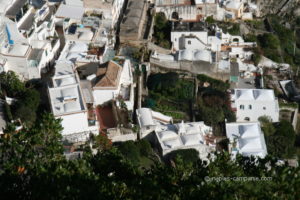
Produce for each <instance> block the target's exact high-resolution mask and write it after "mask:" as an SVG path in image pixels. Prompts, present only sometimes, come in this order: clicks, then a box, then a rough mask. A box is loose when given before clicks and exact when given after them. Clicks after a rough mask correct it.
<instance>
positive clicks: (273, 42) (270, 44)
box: [258, 33, 280, 49]
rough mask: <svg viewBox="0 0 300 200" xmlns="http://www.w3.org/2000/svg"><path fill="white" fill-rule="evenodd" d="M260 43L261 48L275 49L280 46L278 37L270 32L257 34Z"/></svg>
mask: <svg viewBox="0 0 300 200" xmlns="http://www.w3.org/2000/svg"><path fill="white" fill-rule="evenodd" d="M258 40H259V43H260V45H261V46H262V47H263V48H268V49H277V48H278V47H279V46H280V41H279V39H278V37H277V36H276V35H274V34H272V33H264V34H263V35H259V36H258Z"/></svg>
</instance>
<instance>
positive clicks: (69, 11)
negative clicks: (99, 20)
mask: <svg viewBox="0 0 300 200" xmlns="http://www.w3.org/2000/svg"><path fill="white" fill-rule="evenodd" d="M83 15H84V8H83V7H80V6H71V5H65V4H60V6H59V8H58V9H57V12H56V14H55V16H56V17H58V18H70V19H77V20H81V19H82V17H83Z"/></svg>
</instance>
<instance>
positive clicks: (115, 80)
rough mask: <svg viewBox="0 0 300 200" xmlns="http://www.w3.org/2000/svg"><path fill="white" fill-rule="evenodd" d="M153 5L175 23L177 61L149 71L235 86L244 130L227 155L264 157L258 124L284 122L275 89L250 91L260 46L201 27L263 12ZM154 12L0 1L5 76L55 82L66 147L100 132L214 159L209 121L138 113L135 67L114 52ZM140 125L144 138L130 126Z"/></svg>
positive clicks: (118, 3)
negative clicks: (184, 74)
mask: <svg viewBox="0 0 300 200" xmlns="http://www.w3.org/2000/svg"><path fill="white" fill-rule="evenodd" d="M151 2H152V3H154V4H155V11H156V12H162V13H165V15H166V16H167V18H168V19H169V20H172V21H173V27H172V31H171V33H170V34H171V42H172V49H171V51H170V53H169V54H165V53H161V52H157V51H155V52H153V54H152V55H151V58H150V64H152V65H157V66H162V67H164V68H168V69H170V70H185V71H190V72H192V73H198V74H199V73H205V74H207V75H210V76H213V77H215V78H220V79H223V80H230V82H231V84H232V88H236V89H233V90H232V94H231V103H232V105H231V107H232V109H233V110H234V111H235V113H236V117H237V121H236V122H235V123H226V134H227V137H228V138H229V141H230V142H229V151H230V152H231V153H232V155H236V154H238V153H240V154H242V155H245V156H250V155H254V156H259V157H264V156H266V154H267V149H266V144H265V140H264V135H263V133H262V130H261V126H260V123H259V122H258V118H259V117H261V116H269V117H270V119H271V120H272V122H278V121H279V106H278V100H277V99H276V97H275V95H274V91H273V90H267V89H255V88H256V87H255V86H254V84H253V83H254V82H255V81H256V82H257V80H256V78H257V77H258V75H259V74H262V70H261V68H258V67H256V66H254V65H253V64H250V63H249V62H248V61H249V60H250V58H251V55H252V54H253V52H252V51H251V48H253V47H255V46H256V44H255V43H249V42H245V41H244V40H243V38H242V37H240V36H233V35H230V34H229V33H225V32H223V31H222V29H220V28H219V27H217V26H216V25H209V26H207V24H205V23H203V22H201V21H202V20H203V19H204V18H206V17H209V16H212V17H213V18H215V19H218V20H225V19H230V20H235V19H248V18H249V19H250V18H252V16H259V9H258V8H257V6H256V5H254V4H252V3H251V1H248V0H193V1H192V0H155V1H151ZM151 2H150V3H151ZM150 3H149V2H147V1H142V0H128V1H127V2H126V3H124V0H103V1H100V0H47V1H46V0H30V1H29V0H28V1H27V0H0V5H1V10H0V12H1V13H0V14H1V21H0V37H1V39H0V46H1V49H0V72H3V71H5V72H7V71H14V72H15V73H16V74H18V75H19V77H20V78H21V79H23V80H30V79H40V78H41V77H42V76H45V77H48V79H49V80H50V81H48V88H47V90H48V97H49V103H50V108H51V111H52V113H53V114H54V116H55V117H56V118H60V119H62V126H63V131H62V135H63V139H64V140H67V141H68V142H71V143H79V142H85V141H87V140H88V139H89V137H90V136H91V134H93V135H97V134H99V132H106V133H107V135H108V137H109V139H111V140H112V141H125V140H136V139H137V138H149V137H150V136H151V137H152V138H153V139H154V142H155V144H156V145H157V147H158V149H159V150H160V152H161V154H162V155H163V156H164V155H166V154H168V153H170V152H171V151H174V150H178V149H188V148H194V149H196V150H197V151H198V152H199V156H200V158H201V159H208V157H209V156H210V155H211V154H212V153H214V152H215V151H216V144H217V142H218V140H219V139H220V138H218V137H216V136H214V134H213V130H212V127H209V126H207V125H205V124H204V122H186V123H184V122H183V121H182V122H181V123H173V119H172V117H170V116H166V115H164V114H162V113H159V112H155V111H153V110H151V109H149V108H141V107H138V109H136V110H135V96H137V95H136V94H135V88H136V84H135V82H134V77H133V69H134V67H133V63H132V61H131V60H130V59H129V58H126V57H120V56H116V55H115V54H116V52H115V44H116V41H118V38H117V36H118V37H119V41H120V42H121V43H126V42H127V41H131V40H132V41H133V40H139V39H140V38H143V34H144V32H145V30H144V29H145V26H146V25H147V23H146V21H147V20H146V18H147V10H148V8H149V5H150ZM148 14H149V13H148ZM191 22H192V23H191ZM197 66H201V68H197ZM220 74H221V76H220ZM258 82H259V81H258ZM258 84H259V85H260V88H262V85H261V84H262V83H260V82H259V83H258ZM0 113H2V111H1V109H0ZM133 116H136V119H137V124H138V126H139V133H136V132H135V131H134V125H133V124H131V123H129V121H130V119H128V118H132V117H133ZM0 122H1V124H3V123H4V122H3V123H2V121H0ZM128 124H129V125H128Z"/></svg>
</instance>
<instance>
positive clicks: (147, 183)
mask: <svg viewBox="0 0 300 200" xmlns="http://www.w3.org/2000/svg"><path fill="white" fill-rule="evenodd" d="M60 131H61V126H60V121H59V120H57V119H55V118H54V117H53V115H51V114H44V115H43V116H42V117H41V119H39V120H38V121H37V122H36V123H35V124H34V125H33V127H32V128H31V129H26V128H25V129H23V130H21V131H18V132H16V131H15V129H14V127H13V126H9V127H8V128H7V129H6V130H5V134H4V135H2V137H1V139H0V158H1V159H0V187H1V190H0V196H1V199H210V200H211V199H226V200H228V199H297V197H299V196H300V190H299V188H300V176H299V173H300V171H299V167H298V168H293V167H289V166H287V165H282V166H278V165H276V164H275V163H276V160H274V159H272V158H266V159H259V160H256V159H254V158H242V157H237V159H236V161H232V160H231V158H230V155H229V154H227V153H219V154H216V159H215V160H214V161H212V162H211V163H210V164H208V163H207V162H202V161H200V160H199V159H189V160H186V159H184V158H183V157H182V156H188V155H187V154H186V153H181V154H178V155H179V156H177V157H176V158H174V160H173V161H172V162H171V164H170V165H168V164H164V163H162V162H160V161H158V160H156V161H155V164H154V165H151V167H149V168H140V167H139V162H132V161H131V160H132V159H131V160H130V159H127V158H126V154H125V153H124V149H123V150H122V151H123V153H122V152H121V151H119V150H118V149H117V148H116V147H112V148H110V149H108V150H105V149H102V151H99V153H97V154H96V155H92V154H91V153H90V152H91V151H89V150H87V151H86V152H85V153H84V155H83V158H80V159H77V160H66V159H65V158H64V156H63V154H62V144H61V143H60V140H61V137H60V134H59V133H60ZM143 143H145V142H142V143H136V145H143ZM130 145H131V146H133V144H130ZM139 148H140V149H142V147H139ZM187 152H189V151H187ZM143 155H144V156H147V155H148V153H143ZM236 177H237V178H236ZM263 177H265V178H264V179H263V180H262V179H261V178H263ZM228 178H229V180H228ZM234 178H236V179H237V180H233V179H234ZM230 179H232V180H230ZM256 179H258V180H256Z"/></svg>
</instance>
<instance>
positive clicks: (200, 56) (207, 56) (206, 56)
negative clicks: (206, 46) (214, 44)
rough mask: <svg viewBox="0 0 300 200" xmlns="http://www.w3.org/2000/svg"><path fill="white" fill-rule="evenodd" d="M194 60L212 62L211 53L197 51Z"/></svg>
mask: <svg viewBox="0 0 300 200" xmlns="http://www.w3.org/2000/svg"><path fill="white" fill-rule="evenodd" d="M194 60H202V61H206V62H210V61H211V53H210V52H209V51H207V50H201V51H196V52H195V53H194Z"/></svg>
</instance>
